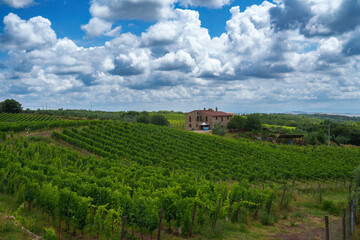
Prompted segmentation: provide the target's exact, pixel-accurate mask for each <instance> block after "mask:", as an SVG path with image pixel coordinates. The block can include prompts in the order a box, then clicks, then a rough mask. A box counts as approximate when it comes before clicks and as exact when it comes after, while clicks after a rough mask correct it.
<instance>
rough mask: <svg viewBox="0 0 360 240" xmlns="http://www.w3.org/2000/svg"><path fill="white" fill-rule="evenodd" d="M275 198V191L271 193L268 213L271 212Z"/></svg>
mask: <svg viewBox="0 0 360 240" xmlns="http://www.w3.org/2000/svg"><path fill="white" fill-rule="evenodd" d="M273 200H274V192H272V193H271V199H270V205H269V209H268V213H269V214H270V212H271V206H272V202H273Z"/></svg>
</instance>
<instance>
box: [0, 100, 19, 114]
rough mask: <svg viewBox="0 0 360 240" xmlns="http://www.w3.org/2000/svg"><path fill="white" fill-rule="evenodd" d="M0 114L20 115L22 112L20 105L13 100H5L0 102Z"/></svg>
mask: <svg viewBox="0 0 360 240" xmlns="http://www.w3.org/2000/svg"><path fill="white" fill-rule="evenodd" d="M0 105H1V112H5V113H20V112H21V111H22V107H21V103H19V102H18V101H16V100H14V99H6V100H5V101H3V102H0Z"/></svg>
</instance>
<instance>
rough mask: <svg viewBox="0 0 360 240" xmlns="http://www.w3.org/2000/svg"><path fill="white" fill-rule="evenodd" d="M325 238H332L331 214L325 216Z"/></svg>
mask: <svg viewBox="0 0 360 240" xmlns="http://www.w3.org/2000/svg"><path fill="white" fill-rule="evenodd" d="M325 236H326V237H325V239H326V240H330V231H329V216H325Z"/></svg>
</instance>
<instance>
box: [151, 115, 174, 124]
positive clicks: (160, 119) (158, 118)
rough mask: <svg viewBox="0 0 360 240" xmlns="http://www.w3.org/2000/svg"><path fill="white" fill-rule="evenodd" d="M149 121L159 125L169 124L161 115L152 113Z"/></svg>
mask: <svg viewBox="0 0 360 240" xmlns="http://www.w3.org/2000/svg"><path fill="white" fill-rule="evenodd" d="M150 123H151V124H154V125H160V126H169V125H170V123H169V121H168V120H167V119H166V118H165V117H164V116H163V115H152V116H151V117H150Z"/></svg>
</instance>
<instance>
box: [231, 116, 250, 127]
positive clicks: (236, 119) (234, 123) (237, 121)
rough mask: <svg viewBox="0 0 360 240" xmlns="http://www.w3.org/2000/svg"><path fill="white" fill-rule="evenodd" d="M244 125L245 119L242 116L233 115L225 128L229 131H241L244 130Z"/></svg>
mask: <svg viewBox="0 0 360 240" xmlns="http://www.w3.org/2000/svg"><path fill="white" fill-rule="evenodd" d="M245 125H246V118H245V117H243V116H239V115H235V116H233V117H232V118H231V119H230V121H229V123H228V125H227V128H228V129H230V130H233V129H243V128H245Z"/></svg>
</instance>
